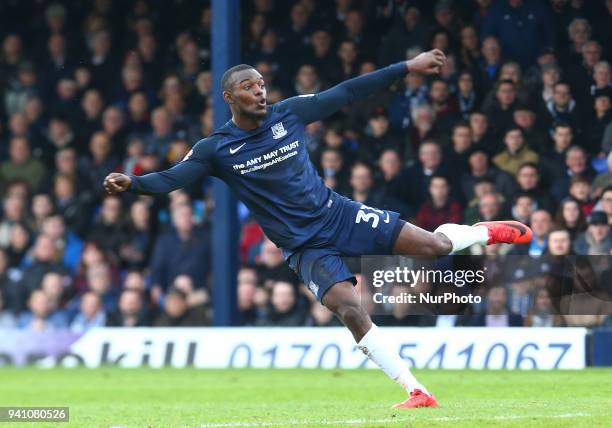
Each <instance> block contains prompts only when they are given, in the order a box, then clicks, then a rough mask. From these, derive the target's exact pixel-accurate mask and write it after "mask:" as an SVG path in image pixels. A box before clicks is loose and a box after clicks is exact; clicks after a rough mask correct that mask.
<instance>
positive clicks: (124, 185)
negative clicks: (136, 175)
mask: <svg viewBox="0 0 612 428" xmlns="http://www.w3.org/2000/svg"><path fill="white" fill-rule="evenodd" d="M130 184H132V179H131V178H130V177H128V176H127V175H125V174H120V173H118V172H111V173H110V174H108V175H107V176H106V178H105V179H104V190H106V191H107V192H108V193H110V194H111V195H112V194H113V193H120V192H125V191H126V190H127V189H128V188H129V187H130Z"/></svg>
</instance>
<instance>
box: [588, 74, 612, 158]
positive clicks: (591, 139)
mask: <svg viewBox="0 0 612 428" xmlns="http://www.w3.org/2000/svg"><path fill="white" fill-rule="evenodd" d="M608 67H609V66H608ZM611 98H612V87H607V88H605V89H597V90H596V91H595V92H594V93H593V110H595V115H594V116H593V117H592V118H591V119H590V120H586V119H585V122H586V123H587V124H586V126H585V130H584V134H585V135H584V143H585V148H586V149H587V150H588V151H589V153H591V154H594V155H595V154H597V155H599V157H605V156H606V154H607V153H604V152H601V140H602V138H603V135H604V131H605V129H606V127H607V126H608V124H609V123H611V122H612V108H611V106H610V100H611Z"/></svg>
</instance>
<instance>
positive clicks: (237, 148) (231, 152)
mask: <svg viewBox="0 0 612 428" xmlns="http://www.w3.org/2000/svg"><path fill="white" fill-rule="evenodd" d="M245 144H246V143H242V144H241V145H239V146H238V147H236V148H235V149H232V148H231V147H230V155H233V154H234V153H236V152H237V151H238V150H240V149H241V148H242V146H244V145H245Z"/></svg>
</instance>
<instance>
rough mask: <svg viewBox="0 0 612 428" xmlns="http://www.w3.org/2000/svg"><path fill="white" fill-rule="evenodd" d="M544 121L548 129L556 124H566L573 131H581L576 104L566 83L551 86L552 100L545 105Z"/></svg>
mask: <svg viewBox="0 0 612 428" xmlns="http://www.w3.org/2000/svg"><path fill="white" fill-rule="evenodd" d="M544 119H545V122H546V124H547V126H548V127H549V128H553V127H554V126H555V125H556V124H558V123H567V124H569V125H570V126H571V127H572V129H574V130H580V129H581V127H579V124H580V117H579V114H578V109H577V104H576V101H575V100H574V98H572V92H571V87H570V85H569V84H568V83H567V82H557V83H555V85H554V86H553V95H552V99H551V100H550V101H548V102H547V103H546V112H545V116H544Z"/></svg>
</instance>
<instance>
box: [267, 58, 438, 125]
mask: <svg viewBox="0 0 612 428" xmlns="http://www.w3.org/2000/svg"><path fill="white" fill-rule="evenodd" d="M445 61H446V56H445V55H444V53H443V52H442V51H440V50H438V49H434V50H432V51H429V52H423V53H421V54H419V55H417V56H416V57H414V58H413V59H411V60H408V61H402V62H398V63H397V64H393V65H390V66H388V67H385V68H381V69H380V70H376V71H373V72H371V73H368V74H364V75H363V76H359V77H355V78H353V79H349V80H346V81H344V82H342V83H340V84H338V85H336V86H334V87H332V88H330V89H328V90H326V91H323V92H320V93H318V94H315V95H303V96H297V97H293V98H289V99H287V100H285V101H282V102H281V103H279V104H280V105H283V106H286V107H288V108H289V109H290V110H291V111H293V113H295V114H296V115H297V116H298V117H300V119H301V120H302V122H303V123H310V122H314V121H317V120H321V119H324V118H326V117H328V116H330V115H332V114H333V113H335V112H337V111H338V110H339V109H341V108H342V107H344V106H345V105H347V104H351V103H353V102H354V101H358V100H361V99H364V98H366V97H368V96H370V95H372V94H375V93H376V92H379V91H382V90H384V89H386V88H387V87H389V85H391V83H393V82H394V81H396V80H397V79H399V78H401V77H403V76H404V75H406V73H407V72H408V71H411V72H415V73H422V74H434V73H439V72H440V68H441V67H442V65H444V62H445Z"/></svg>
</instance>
